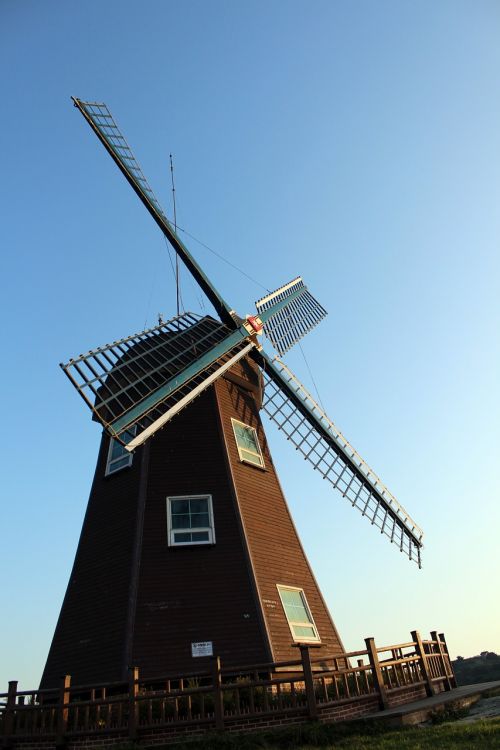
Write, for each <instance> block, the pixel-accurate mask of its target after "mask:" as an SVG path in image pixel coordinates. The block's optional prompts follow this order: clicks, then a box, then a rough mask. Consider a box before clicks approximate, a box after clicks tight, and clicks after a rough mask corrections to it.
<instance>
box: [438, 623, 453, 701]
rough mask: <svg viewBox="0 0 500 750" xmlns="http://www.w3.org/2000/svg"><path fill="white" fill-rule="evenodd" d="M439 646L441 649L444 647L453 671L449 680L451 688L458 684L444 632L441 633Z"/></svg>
mask: <svg viewBox="0 0 500 750" xmlns="http://www.w3.org/2000/svg"><path fill="white" fill-rule="evenodd" d="M439 648H440V649H441V648H442V649H443V652H444V653H445V654H446V661H447V666H449V667H450V671H451V675H452V676H451V677H450V678H449V680H450V687H451V689H453V688H456V686H457V678H456V677H455V671H454V669H453V665H452V663H451V659H450V652H449V651H448V646H447V644H446V638H445V637H444V633H439Z"/></svg>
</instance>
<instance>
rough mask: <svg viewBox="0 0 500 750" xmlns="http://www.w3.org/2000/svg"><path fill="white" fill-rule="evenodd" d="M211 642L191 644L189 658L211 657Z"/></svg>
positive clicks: (212, 653) (212, 651)
mask: <svg viewBox="0 0 500 750" xmlns="http://www.w3.org/2000/svg"><path fill="white" fill-rule="evenodd" d="M213 655H214V650H213V647H212V641H200V642H199V643H192V644H191V656H193V657H196V656H213Z"/></svg>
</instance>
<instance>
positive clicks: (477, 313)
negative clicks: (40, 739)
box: [0, 0, 500, 690]
mask: <svg viewBox="0 0 500 750" xmlns="http://www.w3.org/2000/svg"><path fill="white" fill-rule="evenodd" d="M499 33H500V8H499V5H498V3H497V2H493V1H491V2H487V1H484V0H476V1H475V2H460V1H459V0H457V1H454V2H451V1H450V2H446V0H441V2H439V3H436V2H430V1H429V2H425V1H422V2H419V3H416V2H409V1H408V0H402V1H401V2H396V0H393V1H392V2H389V1H386V2H377V3H373V2H368V1H365V2H347V1H345V2H333V0H331V1H330V2H322V1H320V0H315V1H314V2H297V1H294V0H288V1H287V2H285V0H281V1H280V2H278V1H277V0H271V2H260V1H255V2H243V1H239V2H220V1H214V2H210V3H208V2H195V1H192V0H187V1H186V2H183V3H174V2H169V1H167V0H165V1H164V2H159V1H153V0H150V1H149V2H143V3H138V2H132V1H131V0H121V2H118V1H117V0H116V1H113V0H110V1H108V2H106V3H102V2H97V0H87V1H86V2H85V3H78V2H74V1H73V0H67V1H66V2H62V0H60V1H56V0H46V2H44V3H40V2H38V1H36V0H32V1H30V0H2V2H1V3H0V78H1V89H2V111H3V115H2V121H1V128H0V132H1V138H2V168H3V169H2V171H3V175H4V179H3V180H2V184H1V188H0V189H1V191H2V196H1V204H0V205H1V207H2V217H3V218H2V222H1V225H0V226H1V230H0V231H1V246H2V251H3V252H2V270H3V273H2V279H3V283H2V295H1V304H2V322H3V350H4V366H3V379H4V386H3V393H4V410H5V412H6V413H5V424H4V430H3V431H2V438H1V440H2V450H1V455H2V458H3V461H4V476H3V482H2V495H3V497H2V511H1V546H0V554H1V566H2V571H3V577H2V578H3V583H2V590H3V596H2V600H3V602H4V605H5V606H6V612H7V616H6V615H5V613H4V615H3V616H2V618H1V622H0V629H1V635H0V643H1V644H2V648H1V657H0V690H1V689H2V688H1V685H5V686H6V682H7V680H9V679H19V680H20V681H21V684H22V685H23V686H24V687H25V688H29V687H32V686H34V685H36V684H37V681H38V679H39V677H40V674H41V671H42V668H43V664H44V661H45V658H46V655H47V651H48V648H49V645H50V640H51V637H52V633H53V630H54V626H55V623H56V618H57V615H58V612H59V608H60V605H61V602H62V598H63V595H64V591H65V587H66V584H67V581H68V577H69V573H70V569H71V564H72V561H73V556H74V553H75V550H76V544H77V541H78V536H79V533H80V528H81V523H82V520H83V514H84V511H85V506H86V502H87V498H88V493H89V490H90V483H91V479H92V475H93V471H94V466H95V460H96V451H97V446H98V443H99V428H98V427H97V426H96V425H95V424H94V423H92V422H91V420H90V418H89V414H88V413H87V412H86V410H85V408H84V406H83V404H82V403H81V401H80V399H79V398H78V397H77V395H76V394H75V393H73V392H72V389H71V387H70V385H69V383H68V382H67V381H66V379H65V378H64V376H63V375H62V374H61V372H60V371H59V368H58V366H57V365H58V362H60V361H62V360H67V359H68V358H69V357H71V356H73V355H76V354H78V353H80V352H83V351H86V350H88V349H89V348H92V347H94V346H97V345H100V344H104V343H106V342H108V341H112V340H115V339H117V338H119V337H122V336H124V335H127V334H129V333H132V332H135V331H139V330H141V329H142V328H143V327H144V325H145V324H148V325H152V324H154V322H155V320H156V315H157V313H158V312H159V311H161V312H162V313H163V314H164V315H165V316H166V317H169V316H171V315H173V314H174V313H175V291H174V283H173V279H172V273H171V270H170V266H169V261H168V255H167V252H166V248H165V244H164V241H163V239H162V237H161V235H160V234H159V231H158V230H157V228H156V227H155V225H154V224H153V222H152V221H151V219H150V218H149V217H148V215H147V214H146V212H145V210H144V209H143V208H142V206H141V205H140V204H139V202H138V201H137V199H136V198H135V196H134V195H133V193H132V191H131V190H130V188H129V187H128V185H127V184H126V183H125V181H124V180H123V178H122V177H121V175H120V174H119V173H118V171H117V169H116V167H115V166H114V165H113V164H112V162H111V160H110V159H109V157H108V156H107V155H106V154H105V152H104V150H103V149H102V147H101V146H100V145H99V144H98V142H97V140H96V139H95V137H93V135H92V133H91V132H90V130H89V128H88V126H87V125H86V124H85V123H84V121H83V119H82V118H81V116H80V115H79V114H78V112H77V111H76V110H75V109H74V108H73V106H72V103H71V101H70V96H71V95H72V94H73V95H76V96H78V97H80V98H83V99H89V100H96V101H105V102H106V103H107V104H108V106H109V107H110V109H111V111H112V112H113V114H114V115H115V117H116V119H117V121H118V124H119V125H120V126H121V128H122V130H123V131H124V133H125V135H126V137H127V138H128V140H129V142H130V144H131V146H132V148H133V150H134V151H135V153H136V156H137V158H138V160H139V162H140V163H141V165H142V167H143V169H144V171H145V173H146V175H147V176H148V178H149V180H150V182H151V184H152V186H153V188H154V190H155V192H156V193H157V195H158V197H159V198H160V200H161V202H162V203H163V205H164V207H165V209H166V210H167V212H168V213H171V198H170V192H169V179H170V178H169V165H168V155H169V153H170V152H172V153H173V155H174V160H175V170H176V187H177V199H178V203H177V208H178V221H179V224H180V225H181V226H182V227H185V228H186V229H188V230H189V231H190V232H191V233H192V234H193V235H195V236H196V237H198V238H200V239H201V240H203V242H205V243H206V244H207V245H209V246H210V247H212V248H213V249H215V250H216V251H217V252H218V253H220V254H221V255H222V256H224V257H225V258H226V259H227V260H228V261H230V262H231V263H233V264H235V265H237V266H238V267H240V268H242V269H244V270H245V272H246V273H247V274H249V275H250V276H252V277H253V278H255V279H257V280H258V281H259V282H260V283H261V284H262V286H259V285H257V284H254V283H252V282H251V281H249V279H248V278H246V277H245V276H243V275H241V274H239V273H237V272H236V271H234V269H232V268H231V267H230V266H228V265H227V264H225V263H223V262H221V261H220V260H219V259H217V257H215V256H214V255H213V254H211V253H210V252H208V251H207V250H206V249H205V248H204V247H203V246H201V245H199V244H197V243H196V242H192V241H191V240H189V246H190V248H191V250H192V252H193V253H194V254H195V255H196V257H197V259H198V260H199V261H200V262H201V263H202V265H203V267H204V268H205V269H206V271H207V273H208V274H209V275H210V276H211V277H212V279H213V280H214V282H215V283H216V285H218V286H219V288H220V289H221V291H222V292H223V294H224V296H225V297H226V299H228V300H229V301H231V302H232V303H233V304H234V306H235V307H236V308H237V310H238V311H239V312H240V313H241V314H245V313H251V312H252V311H253V301H254V300H255V299H257V298H259V297H260V296H262V294H263V292H264V289H265V288H269V289H274V288H276V287H278V286H279V285H280V284H282V283H285V282H286V281H288V280H290V279H291V278H293V277H294V276H296V275H298V274H302V275H303V276H304V278H305V280H306V282H307V283H308V285H309V287H310V288H311V291H312V292H313V294H315V296H317V298H318V299H319V300H320V301H321V302H322V303H323V305H324V306H325V307H326V308H327V309H328V311H329V316H328V317H327V318H326V320H325V321H324V322H323V323H322V324H321V326H319V327H318V328H317V329H316V330H315V331H314V332H313V333H311V334H310V335H309V336H308V337H307V338H306V339H305V340H304V343H303V351H304V354H305V357H306V359H307V362H308V364H309V367H310V369H311V371H312V373H313V375H314V380H315V382H316V384H317V386H318V390H319V393H320V395H321V399H322V401H323V403H324V405H325V407H326V410H327V412H328V414H329V415H330V416H331V417H332V419H333V420H334V421H335V422H336V423H337V424H338V425H339V426H340V428H341V429H342V431H343V432H344V433H345V435H346V436H347V437H348V439H349V440H350V441H351V442H352V443H353V444H354V445H355V447H356V448H357V449H358V451H359V452H360V453H361V455H362V456H363V457H364V458H365V459H366V460H367V462H368V463H369V464H370V465H372V466H373V468H374V469H375V471H376V472H377V473H378V474H379V475H380V476H381V477H382V479H383V480H384V481H385V483H386V484H387V485H388V486H389V488H390V489H391V490H392V491H393V493H394V494H395V495H396V496H397V497H398V499H399V500H400V501H401V502H402V504H403V505H404V506H405V507H406V508H407V509H408V510H409V512H410V513H411V514H412V515H413V516H414V517H415V519H416V520H417V522H418V523H419V524H420V525H421V526H422V527H423V528H424V530H425V532H426V536H425V549H424V567H423V569H422V570H421V571H418V570H417V569H416V566H414V565H412V564H410V563H409V562H408V561H407V560H406V558H403V556H402V555H400V554H399V552H398V551H397V550H396V549H395V548H394V547H392V546H391V545H389V544H388V543H387V542H386V541H385V539H382V538H381V537H380V535H379V534H377V533H376V532H375V531H374V529H372V528H370V526H369V524H367V523H366V522H364V521H363V519H361V518H359V517H358V514H356V513H355V512H354V511H353V510H352V509H350V508H349V507H348V504H347V503H346V502H345V501H344V500H343V499H342V498H341V497H337V496H336V495H335V494H334V493H333V492H332V491H331V490H330V489H329V488H328V487H327V486H326V484H325V483H324V482H322V481H321V480H320V479H318V478H317V477H316V476H315V475H314V473H313V472H312V471H311V470H310V469H309V467H308V466H307V465H306V464H305V463H304V462H303V461H302V460H301V459H300V458H299V456H298V455H295V454H294V452H293V450H292V448H291V447H290V446H289V445H288V444H287V443H286V442H285V441H283V439H282V438H281V436H280V435H279V434H276V433H275V431H274V430H273V429H272V428H269V430H268V433H269V438H270V441H271V448H272V451H273V456H274V459H275V462H276V464H277V466H278V469H279V472H280V478H281V480H282V484H283V487H284V490H285V494H286V496H287V499H288V502H289V504H290V506H291V509H292V512H293V515H294V518H295V521H296V523H297V526H298V530H299V533H300V535H301V538H302V541H303V543H304V546H305V549H306V552H307V554H308V556H309V559H310V561H311V563H312V566H313V569H314V571H315V574H316V576H317V578H318V580H319V583H320V585H321V587H322V590H323V593H324V595H325V598H326V600H327V603H328V605H329V607H330V610H331V612H332V615H333V617H334V619H335V621H336V623H337V625H338V628H339V630H340V632H341V635H342V637H343V639H344V643H345V645H346V646H347V648H349V649H357V648H361V647H362V644H363V638H364V637H366V636H374V637H375V638H376V640H377V641H378V642H379V643H380V644H382V643H394V642H403V641H406V640H407V639H408V637H409V631H410V630H412V629H414V628H417V629H420V630H421V631H422V633H424V634H427V633H428V632H429V631H430V630H434V629H437V630H438V631H440V632H442V631H444V632H445V633H446V635H447V638H448V643H449V647H450V650H451V652H452V655H454V656H455V655H457V654H462V655H464V656H467V655H471V654H474V653H477V652H478V651H481V650H484V649H487V650H494V651H497V652H500V627H499V624H500V604H499V598H498V595H497V587H498V575H499V573H500V570H499V553H498V530H499V527H500V511H499V502H498V501H499V494H500V493H499V490H498V465H499V461H498V456H499V454H500V441H499V437H498V424H499V417H500V407H499V387H498V383H499V370H500V367H499V364H500V356H499V335H498V332H499V323H500V320H499V318H500V315H499V288H500V284H499V282H500V261H499V244H500V212H499V210H498V205H499V198H500V135H499V134H500V99H499V97H498V90H499V85H500V45H499V44H498V38H499ZM182 293H183V299H184V303H185V307H186V308H188V309H193V310H194V311H196V312H203V311H209V309H210V306H209V305H208V303H204V304H205V307H203V306H202V304H200V295H199V293H198V292H197V291H196V289H195V287H194V285H193V283H192V282H191V281H190V280H189V279H187V277H186V275H185V274H184V275H183V280H182ZM286 359H287V363H288V364H289V366H290V367H291V368H292V369H293V370H294V371H295V372H296V373H297V374H298V376H299V377H300V378H301V379H303V381H304V383H305V384H306V386H307V387H308V388H310V389H311V390H313V392H314V389H313V385H312V383H311V378H310V375H309V371H308V368H307V366H306V364H305V362H304V359H303V357H302V354H301V352H300V350H299V349H297V351H295V350H294V351H292V352H291V353H290V355H287V358H286Z"/></svg>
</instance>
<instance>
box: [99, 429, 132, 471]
mask: <svg viewBox="0 0 500 750" xmlns="http://www.w3.org/2000/svg"><path fill="white" fill-rule="evenodd" d="M136 432H137V425H134V426H133V427H131V428H130V430H127V431H126V432H124V433H123V435H122V437H123V440H125V442H126V443H129V442H130V441H131V440H132V438H133V437H135V434H136ZM133 458H134V456H133V454H132V453H130V452H129V451H128V450H127V449H126V448H125V447H124V446H123V445H122V444H121V443H120V441H119V440H115V439H114V438H111V439H110V441H109V449H108V460H107V462H106V471H105V476H106V477H107V476H108V475H109V474H114V473H115V471H119V470H120V469H124V468H125V467H126V466H131V465H132V461H133Z"/></svg>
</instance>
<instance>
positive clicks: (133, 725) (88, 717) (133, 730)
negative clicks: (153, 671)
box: [0, 631, 456, 748]
mask: <svg viewBox="0 0 500 750" xmlns="http://www.w3.org/2000/svg"><path fill="white" fill-rule="evenodd" d="M411 636H412V640H411V641H409V642H408V643H402V644H397V645H390V646H382V647H377V646H376V645H375V642H374V639H373V638H366V639H365V649H363V650H361V651H352V652H349V653H344V654H341V655H336V656H324V655H318V656H317V655H316V652H315V649H314V648H313V647H312V646H311V644H296V645H297V646H298V658H297V659H295V660H291V661H283V662H272V663H262V664H252V665H241V666H237V667H231V668H230V669H229V668H224V667H223V665H221V662H220V659H219V658H218V657H213V658H212V659H211V664H210V669H208V670H205V671H198V672H192V673H189V674H184V675H182V676H179V675H168V674H167V675H164V676H162V677H154V678H152V679H149V678H143V677H141V676H140V674H139V669H138V668H137V667H132V668H130V669H129V674H128V681H127V682H115V683H108V684H106V685H72V684H71V677H70V676H69V675H65V676H64V677H62V678H61V681H60V685H59V687H58V688H57V689H51V690H24V691H20V690H18V684H17V682H15V681H12V682H9V687H8V691H7V692H6V693H1V694H0V736H2V738H3V746H4V747H6V748H8V747H11V746H13V745H15V742H16V739H21V738H29V737H39V738H43V737H47V738H52V739H53V740H54V742H55V744H56V745H63V744H64V742H65V741H67V740H68V739H69V738H71V737H75V738H76V737H78V736H83V735H87V736H88V735H91V736H95V735H100V734H102V735H105V734H110V733H111V734H112V733H119V734H120V735H122V736H123V735H125V736H128V737H129V738H130V739H131V740H137V738H138V737H139V736H140V734H141V732H144V731H145V730H152V729H161V728H162V727H164V728H168V727H170V728H172V729H175V728H176V727H180V726H184V727H186V726H193V727H199V729H200V730H201V731H202V730H203V728H206V729H210V728H211V729H214V728H215V729H217V730H219V731H222V730H224V728H225V727H226V726H227V725H230V724H231V723H232V724H234V723H235V721H237V720H238V719H245V720H247V721H248V720H249V721H251V720H252V719H255V720H257V719H259V718H260V719H262V717H263V716H264V715H265V716H268V717H269V720H270V722H271V723H272V719H273V717H276V719H278V717H283V716H287V715H293V716H297V717H301V716H303V717H304V720H307V719H315V718H317V717H318V715H319V713H320V712H321V711H322V710H324V709H325V708H328V707H333V706H339V705H341V704H345V703H350V702H353V701H360V700H363V699H366V698H372V699H373V698H376V701H377V703H378V705H379V708H380V709H382V710H383V709H385V708H387V707H388V706H389V705H390V704H391V697H392V696H394V695H395V694H397V692H398V691H399V692H401V691H402V689H404V688H408V686H423V688H424V689H425V692H426V694H427V695H433V694H434V693H435V692H436V691H437V690H450V689H452V688H453V687H456V682H455V677H454V673H453V668H452V665H451V660H450V657H449V653H448V649H447V646H446V640H445V637H444V635H443V634H442V633H441V634H439V635H438V634H437V633H436V632H432V633H431V638H430V640H422V639H421V637H420V635H419V633H418V631H413V632H412V634H411Z"/></svg>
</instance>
